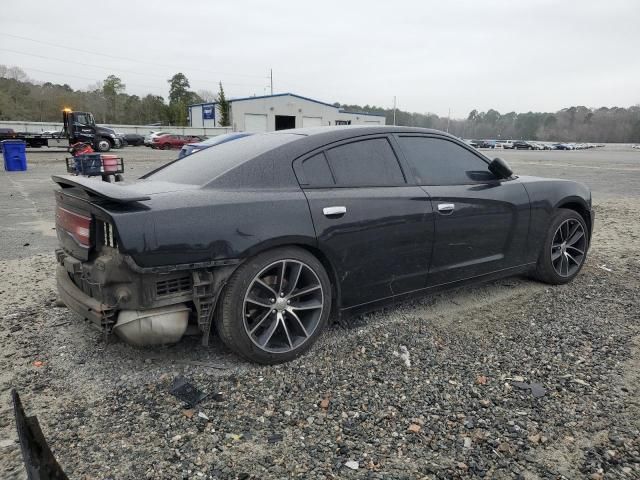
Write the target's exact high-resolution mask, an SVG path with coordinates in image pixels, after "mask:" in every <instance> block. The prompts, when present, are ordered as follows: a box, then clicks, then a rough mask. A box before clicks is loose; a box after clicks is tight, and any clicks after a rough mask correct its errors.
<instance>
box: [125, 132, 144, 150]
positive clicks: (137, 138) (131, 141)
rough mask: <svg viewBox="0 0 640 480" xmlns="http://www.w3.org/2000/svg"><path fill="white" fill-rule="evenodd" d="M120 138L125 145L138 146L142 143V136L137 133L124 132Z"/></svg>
mask: <svg viewBox="0 0 640 480" xmlns="http://www.w3.org/2000/svg"><path fill="white" fill-rule="evenodd" d="M122 138H123V140H124V142H125V145H129V146H131V147H139V146H140V145H144V137H143V136H142V135H138V134H137V133H125V134H124V135H122Z"/></svg>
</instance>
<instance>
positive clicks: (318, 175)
mask: <svg viewBox="0 0 640 480" xmlns="http://www.w3.org/2000/svg"><path fill="white" fill-rule="evenodd" d="M296 172H300V175H299V179H298V180H299V181H300V184H301V185H309V186H310V187H324V186H328V185H333V184H334V183H335V182H334V181H333V175H331V170H329V164H328V163H327V159H326V157H325V156H324V153H322V152H320V153H318V154H316V155H314V156H313V157H309V158H307V159H305V160H303V161H302V167H301V169H300V170H298V169H296Z"/></svg>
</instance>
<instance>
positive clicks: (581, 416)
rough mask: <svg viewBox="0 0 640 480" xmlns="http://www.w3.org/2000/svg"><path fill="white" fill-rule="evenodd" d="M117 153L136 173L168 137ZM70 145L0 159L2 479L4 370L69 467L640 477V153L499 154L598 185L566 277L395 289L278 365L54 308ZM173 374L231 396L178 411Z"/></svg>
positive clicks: (1, 456) (7, 440) (1, 473)
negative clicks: (58, 189)
mask: <svg viewBox="0 0 640 480" xmlns="http://www.w3.org/2000/svg"><path fill="white" fill-rule="evenodd" d="M122 153H123V156H124V157H125V161H126V162H127V176H128V177H133V176H135V175H139V174H141V173H143V172H144V171H146V170H149V169H150V168H151V167H153V166H155V165H158V164H159V163H160V162H161V161H163V160H167V159H169V158H171V157H172V155H174V154H175V153H171V152H152V151H150V150H149V149H146V148H144V147H139V148H127V149H125V150H124V151H123V152H122ZM64 155H65V154H64V152H53V151H48V150H42V151H36V152H29V154H28V161H29V170H28V171H27V172H25V173H18V172H16V173H8V172H0V185H1V186H2V188H1V189H0V191H1V193H0V208H1V209H2V212H3V215H2V216H1V217H0V240H1V241H0V245H1V246H2V249H0V279H1V280H0V478H2V479H10V478H26V476H25V473H24V469H23V467H22V461H21V458H20V451H19V448H18V445H17V443H16V442H15V439H16V433H15V425H14V421H13V418H12V411H11V405H10V401H9V389H10V387H12V386H15V387H16V388H17V389H18V390H19V392H20V393H21V395H22V398H23V402H24V404H25V405H26V408H27V410H28V412H29V413H31V414H37V415H38V418H39V420H40V422H41V425H42V428H43V431H44V434H45V436H46V437H47V439H48V440H49V443H50V445H51V447H52V449H53V451H54V453H55V455H56V456H57V458H58V459H59V461H60V463H61V464H62V466H63V467H64V469H65V470H66V472H67V473H68V475H69V477H70V478H72V479H81V478H86V479H94V478H114V479H115V478H118V479H119V478H131V479H141V478H149V479H164V478H219V479H231V478H241V479H248V478H292V477H297V478H317V479H324V478H393V479H402V478H406V479H413V478H470V477H483V478H497V479H502V478H520V479H526V480H533V479H557V478H566V479H573V478H592V479H602V478H640V386H639V385H640V368H639V367H640V300H639V298H638V297H639V293H640V220H639V219H638V218H639V214H640V151H633V150H631V149H630V148H626V147H622V146H607V147H605V148H601V149H597V150H587V151H577V152H564V151H560V152H513V151H505V152H500V155H501V156H503V157H504V158H506V159H507V160H508V161H509V162H510V164H511V165H512V167H513V168H514V170H515V171H516V172H517V173H520V174H533V175H544V176H550V177H561V178H572V179H577V180H580V181H582V182H584V183H587V184H588V185H590V186H591V188H592V189H593V192H594V204H595V209H596V214H597V217H596V229H595V236H594V239H593V242H592V248H591V252H590V256H589V259H588V261H587V265H586V266H585V268H584V269H583V271H582V273H581V274H580V276H579V277H578V278H577V279H576V280H575V281H574V282H573V283H572V284H570V285H566V286H562V287H549V286H547V285H543V284H540V283H537V282H535V281H532V280H529V279H527V278H510V279H506V280H501V281H497V282H493V283H488V284H484V285H480V286H476V287H472V288H465V289H460V290H456V291H451V292H447V293H443V294H439V295H435V296H431V297H426V298H424V299H422V300H418V301H414V302H408V303H403V304H401V305H398V306H396V307H393V308H387V309H385V310H383V311H378V312H376V313H374V314H371V315H368V316H366V317H361V318H357V319H354V320H352V321H351V322H350V323H349V325H347V326H335V327H332V328H331V329H330V330H329V331H328V332H327V333H326V334H325V335H324V336H323V337H322V339H321V340H320V342H319V343H318V344H317V346H316V347H314V348H313V349H312V351H311V352H310V353H309V354H308V355H306V356H304V357H303V358H300V359H298V360H296V361H294V362H291V363H289V364H287V365H281V366H277V367H260V366H255V365H251V364H248V363H246V362H244V361H242V360H240V359H238V358H237V357H235V356H234V355H232V354H231V353H229V352H228V351H226V350H225V349H224V348H223V347H222V346H221V345H220V343H219V342H216V341H214V342H213V344H212V346H210V347H208V348H203V347H200V346H199V343H198V340H197V339H195V338H187V339H185V340H184V341H183V342H181V343H180V344H179V345H176V346H172V347H167V348H155V349H135V348H132V347H129V346H126V345H123V344H122V343H118V342H116V343H110V344H105V343H104V342H103V341H102V338H101V336H100V335H99V334H98V333H97V332H95V331H94V330H92V329H91V328H90V327H88V326H87V325H85V324H83V323H81V322H80V321H78V320H77V319H76V318H75V317H73V316H72V315H71V314H70V313H69V311H68V310H66V309H65V308H61V307H58V306H56V302H55V300H56V294H55V289H54V282H53V272H54V268H55V259H54V257H53V254H52V252H53V249H54V248H55V244H56V238H55V231H54V230H53V226H54V225H53V206H54V203H53V196H52V195H51V191H52V189H53V187H54V185H53V183H52V182H51V181H50V176H51V175H52V174H54V173H61V172H62V171H63V163H62V159H63V158H64ZM35 362H42V364H40V363H35ZM36 365H41V366H36ZM178 375H186V376H187V377H188V378H189V379H191V380H192V381H193V382H194V383H195V384H196V385H197V386H198V387H200V388H201V389H202V390H204V391H206V392H210V393H219V395H212V396H210V397H209V398H208V399H207V400H205V401H204V402H203V403H202V404H201V405H200V406H199V407H198V408H197V409H196V410H195V411H190V410H184V408H183V406H182V405H181V404H180V402H178V401H177V400H176V399H175V398H174V397H173V396H171V395H170V394H169V393H168V388H169V386H170V384H171V382H172V380H173V379H174V378H175V377H176V376H178ZM519 377H521V378H519ZM512 380H516V381H522V382H529V383H538V384H540V385H541V386H542V387H543V388H544V395H542V396H540V397H534V395H532V392H531V391H530V390H529V389H522V388H519V387H517V386H515V385H514V384H513V383H512ZM516 385H517V384H516Z"/></svg>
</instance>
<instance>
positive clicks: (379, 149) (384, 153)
mask: <svg viewBox="0 0 640 480" xmlns="http://www.w3.org/2000/svg"><path fill="white" fill-rule="evenodd" d="M327 158H328V160H329V165H330V166H331V171H332V172H333V175H334V177H335V179H336V183H337V184H338V185H349V186H364V185H372V186H375V185H377V186H382V185H398V184H401V183H404V176H403V175H402V170H401V169H400V165H399V164H398V160H397V159H396V156H395V153H393V150H392V149H391V145H389V142H388V141H387V139H385V138H373V139H371V140H361V141H359V142H353V143H347V144H345V145H340V146H339V147H334V148H331V149H329V150H328V151H327Z"/></svg>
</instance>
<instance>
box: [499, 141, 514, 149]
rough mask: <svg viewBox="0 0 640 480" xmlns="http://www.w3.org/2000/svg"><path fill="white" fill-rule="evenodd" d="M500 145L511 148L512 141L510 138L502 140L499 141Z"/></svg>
mask: <svg viewBox="0 0 640 480" xmlns="http://www.w3.org/2000/svg"><path fill="white" fill-rule="evenodd" d="M500 145H501V146H502V148H504V149H513V141H511V140H503V141H502V142H500Z"/></svg>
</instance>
